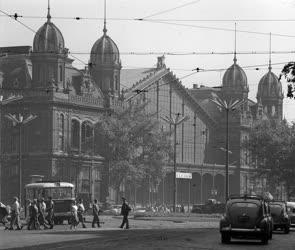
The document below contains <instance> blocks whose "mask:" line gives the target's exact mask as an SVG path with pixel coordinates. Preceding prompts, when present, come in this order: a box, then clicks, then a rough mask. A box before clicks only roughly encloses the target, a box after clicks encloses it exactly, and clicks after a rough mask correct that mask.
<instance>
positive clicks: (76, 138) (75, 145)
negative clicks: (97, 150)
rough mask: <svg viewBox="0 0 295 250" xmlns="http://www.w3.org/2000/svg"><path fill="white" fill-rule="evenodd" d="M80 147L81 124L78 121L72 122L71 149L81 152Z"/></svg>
mask: <svg viewBox="0 0 295 250" xmlns="http://www.w3.org/2000/svg"><path fill="white" fill-rule="evenodd" d="M79 146H80V123H79V121H77V120H72V122H71V147H72V149H73V150H75V151H79Z"/></svg>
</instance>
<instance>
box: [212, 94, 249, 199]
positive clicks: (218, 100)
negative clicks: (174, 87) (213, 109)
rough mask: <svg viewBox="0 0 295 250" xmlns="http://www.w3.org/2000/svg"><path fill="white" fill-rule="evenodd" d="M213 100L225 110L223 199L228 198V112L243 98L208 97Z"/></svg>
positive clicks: (240, 103) (239, 103) (241, 102)
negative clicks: (228, 99)
mask: <svg viewBox="0 0 295 250" xmlns="http://www.w3.org/2000/svg"><path fill="white" fill-rule="evenodd" d="M210 100H211V101H212V102H214V103H215V104H216V105H217V106H218V107H220V108H221V109H223V110H225V113H226V134H225V201H227V200H228V197H229V173H228V168H229V112H230V111H233V110H235V109H236V108H237V107H239V106H240V105H242V104H243V103H244V102H245V100H235V101H233V100H230V101H227V100H223V99H221V98H220V97H218V96H217V95H216V96H215V98H214V99H210Z"/></svg>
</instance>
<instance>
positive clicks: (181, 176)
mask: <svg viewBox="0 0 295 250" xmlns="http://www.w3.org/2000/svg"><path fill="white" fill-rule="evenodd" d="M176 178H177V179H192V178H193V177H192V173H183V172H176Z"/></svg>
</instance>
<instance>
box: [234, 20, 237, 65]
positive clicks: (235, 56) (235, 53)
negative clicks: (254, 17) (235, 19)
mask: <svg viewBox="0 0 295 250" xmlns="http://www.w3.org/2000/svg"><path fill="white" fill-rule="evenodd" d="M236 63H237V23H235V52H234V64H236Z"/></svg>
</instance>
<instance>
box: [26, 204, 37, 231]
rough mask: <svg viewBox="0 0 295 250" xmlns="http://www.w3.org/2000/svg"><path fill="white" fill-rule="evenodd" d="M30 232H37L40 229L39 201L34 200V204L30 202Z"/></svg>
mask: <svg viewBox="0 0 295 250" xmlns="http://www.w3.org/2000/svg"><path fill="white" fill-rule="evenodd" d="M27 228H28V230H32V229H34V230H36V229H39V228H40V225H39V222H38V207H37V200H36V199H34V200H33V202H30V205H29V222H28V227H27Z"/></svg>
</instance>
